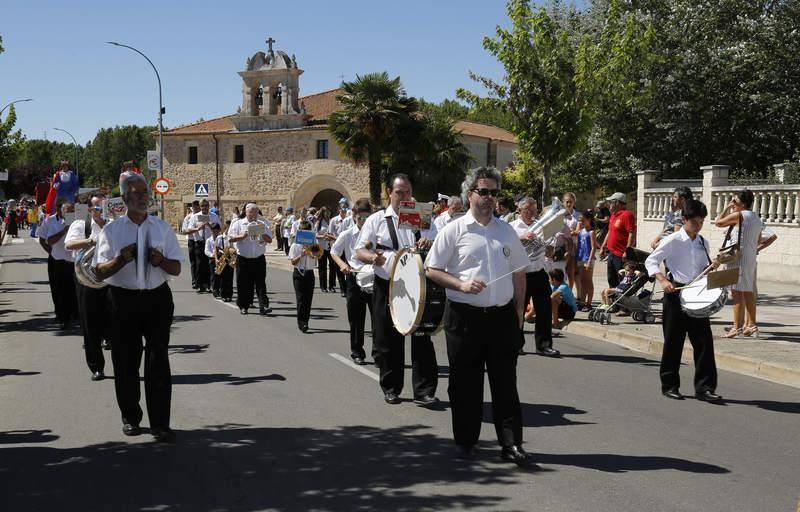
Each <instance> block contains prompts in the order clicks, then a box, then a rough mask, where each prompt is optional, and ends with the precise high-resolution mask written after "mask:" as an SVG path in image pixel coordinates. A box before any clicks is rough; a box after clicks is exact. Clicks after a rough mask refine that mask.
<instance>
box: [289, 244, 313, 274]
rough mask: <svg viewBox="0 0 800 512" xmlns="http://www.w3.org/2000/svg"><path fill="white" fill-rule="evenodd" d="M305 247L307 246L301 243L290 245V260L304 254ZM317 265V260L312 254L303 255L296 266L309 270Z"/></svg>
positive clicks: (299, 268)
mask: <svg viewBox="0 0 800 512" xmlns="http://www.w3.org/2000/svg"><path fill="white" fill-rule="evenodd" d="M303 247H305V246H303V245H300V244H292V246H291V247H289V261H292V260H293V259H295V258H296V257H298V256H300V255H301V254H303ZM316 266H317V260H315V259H314V258H312V257H311V256H303V257H302V258H300V261H298V262H297V265H295V266H294V268H296V269H297V270H309V269H313V268H314V267H316Z"/></svg>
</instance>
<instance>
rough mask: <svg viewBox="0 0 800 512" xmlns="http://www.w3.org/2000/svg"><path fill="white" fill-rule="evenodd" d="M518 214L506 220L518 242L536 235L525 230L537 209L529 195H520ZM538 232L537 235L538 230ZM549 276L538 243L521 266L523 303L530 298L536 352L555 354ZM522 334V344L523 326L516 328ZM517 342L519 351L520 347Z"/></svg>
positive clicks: (526, 302)
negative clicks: (517, 237)
mask: <svg viewBox="0 0 800 512" xmlns="http://www.w3.org/2000/svg"><path fill="white" fill-rule="evenodd" d="M517 212H518V213H519V216H518V217H517V219H516V220H513V221H511V222H510V224H511V227H512V228H514V231H516V232H517V235H518V236H519V239H520V242H526V241H528V240H531V239H533V238H535V237H536V236H537V234H536V233H534V232H529V231H528V230H529V229H530V227H531V225H532V224H533V222H534V219H535V218H536V215H537V213H538V209H537V204H536V199H533V198H532V197H525V198H522V199H521V200H520V201H519V203H517ZM538 235H541V233H539V234H538ZM550 294H551V290H550V279H549V277H548V276H547V270H545V247H544V246H542V247H541V248H540V249H539V250H538V252H536V253H535V254H534V256H533V257H532V258H531V262H530V264H529V265H528V267H527V268H526V269H525V301H524V302H525V304H526V305H527V304H528V303H529V302H530V300H531V298H533V309H534V311H536V324H535V325H536V328H535V333H534V341H535V342H536V353H537V354H539V355H543V356H551V357H555V356H558V355H559V354H560V352H559V351H558V350H555V349H554V348H553V326H552V322H551V319H550V317H551V315H552V303H551V301H550ZM520 331H521V332H520V334H521V335H522V346H524V345H525V330H524V328H523V329H520ZM522 346H520V352H521V351H522Z"/></svg>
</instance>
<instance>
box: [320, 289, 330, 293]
mask: <svg viewBox="0 0 800 512" xmlns="http://www.w3.org/2000/svg"><path fill="white" fill-rule="evenodd" d="M319 291H321V292H322V293H328V289H327V288H320V289H319Z"/></svg>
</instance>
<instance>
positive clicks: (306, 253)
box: [289, 220, 316, 332]
mask: <svg viewBox="0 0 800 512" xmlns="http://www.w3.org/2000/svg"><path fill="white" fill-rule="evenodd" d="M297 227H298V229H299V230H310V229H311V223H310V222H308V221H307V220H301V221H300V223H299V224H298V226H297ZM289 260H291V262H292V266H293V267H294V271H293V272H292V285H293V286H294V295H295V299H296V305H297V327H298V329H300V330H301V331H302V332H307V331H308V319H309V318H310V317H311V301H312V300H314V266H315V264H316V260H315V258H314V257H313V256H311V252H310V250H309V247H308V246H307V245H300V244H298V243H293V244H292V246H291V247H289Z"/></svg>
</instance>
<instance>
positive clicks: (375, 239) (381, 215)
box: [356, 205, 436, 280]
mask: <svg viewBox="0 0 800 512" xmlns="http://www.w3.org/2000/svg"><path fill="white" fill-rule="evenodd" d="M399 220H400V218H399V217H398V215H397V213H395V211H394V209H393V208H392V206H391V205H389V206H388V207H387V208H386V210H381V211H379V212H375V213H373V214H372V215H370V216H369V217H368V218H367V221H366V222H364V226H363V227H362V228H361V232H360V233H359V235H358V242H356V250H358V249H363V248H364V247H365V246H366V244H367V242H372V250H373V251H374V250H375V249H382V250H383V256H384V257H385V258H386V262H385V263H384V264H383V266H380V267H379V266H377V265H375V275H376V276H378V277H380V278H381V279H387V280H388V279H389V272H390V271H391V270H392V265H393V264H394V256H395V253H396V252H397V251H395V250H394V249H392V237H391V235H390V234H389V227H388V226H387V224H386V223H387V222H392V223H393V224H394V227H395V230H396V231H397V242H398V244H399V247H398V248H397V250H400V249H402V248H403V247H413V246H414V245H416V238H415V236H414V231H412V230H411V229H400V228H398V227H397V226H398V222H399ZM427 234H429V235H430V238H429V237H428V236H426V238H428V239H432V238H433V237H436V228H435V227H433V226H431V229H430V230H428V233H427ZM378 245H382V246H383V248H379V247H378ZM387 247H388V249H387Z"/></svg>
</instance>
